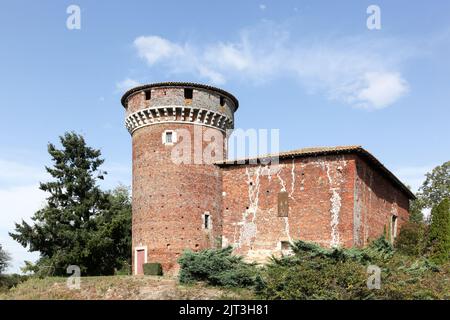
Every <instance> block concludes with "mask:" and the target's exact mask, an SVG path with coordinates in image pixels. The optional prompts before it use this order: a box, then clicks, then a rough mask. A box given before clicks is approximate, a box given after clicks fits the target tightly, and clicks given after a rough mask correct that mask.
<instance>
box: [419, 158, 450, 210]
mask: <svg viewBox="0 0 450 320" xmlns="http://www.w3.org/2000/svg"><path fill="white" fill-rule="evenodd" d="M445 198H450V161H447V162H445V163H443V164H442V165H440V166H437V167H436V168H434V169H433V170H432V171H431V173H427V174H426V179H425V181H424V182H423V184H422V186H421V187H420V189H419V193H418V199H419V204H420V205H421V206H422V207H423V208H433V207H434V206H437V205H438V204H439V203H440V202H441V201H442V200H444V199H445Z"/></svg>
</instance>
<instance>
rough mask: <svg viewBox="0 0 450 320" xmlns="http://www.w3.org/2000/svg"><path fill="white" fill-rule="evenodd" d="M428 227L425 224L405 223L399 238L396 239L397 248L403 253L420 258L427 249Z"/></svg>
mask: <svg viewBox="0 0 450 320" xmlns="http://www.w3.org/2000/svg"><path fill="white" fill-rule="evenodd" d="M425 234H426V225H425V224H424V223H415V222H407V223H405V224H404V225H403V226H402V228H401V230H400V234H399V235H398V237H397V238H396V239H395V248H396V249H398V250H399V251H400V252H401V253H404V254H406V255H410V256H420V255H422V254H423V253H424V251H425V248H426V237H425Z"/></svg>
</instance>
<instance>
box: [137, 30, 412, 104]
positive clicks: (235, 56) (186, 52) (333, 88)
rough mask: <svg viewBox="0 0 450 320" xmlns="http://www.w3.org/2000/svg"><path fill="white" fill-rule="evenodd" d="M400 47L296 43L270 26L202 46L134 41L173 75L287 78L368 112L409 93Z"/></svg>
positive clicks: (354, 41) (220, 79)
mask: <svg viewBox="0 0 450 320" xmlns="http://www.w3.org/2000/svg"><path fill="white" fill-rule="evenodd" d="M395 45H397V47H398V43H395V41H376V42H374V43H371V42H370V40H367V39H365V38H364V39H363V38H355V37H354V38H330V39H323V40H322V41H321V42H319V43H318V42H317V41H316V40H313V39H311V38H309V39H308V38H307V37H305V38H304V39H302V40H300V41H298V40H297V41H293V40H292V39H291V37H290V34H289V32H288V31H287V30H286V29H284V28H280V27H279V26H276V25H274V24H273V23H270V22H264V23H262V24H261V25H259V26H257V27H255V28H250V29H244V30H242V31H241V32H240V33H239V38H238V39H237V40H236V41H231V42H212V43H206V44H201V45H196V44H195V43H192V42H186V43H177V42H172V41H170V40H168V39H164V38H162V37H159V36H157V35H150V36H141V37H138V38H137V39H136V40H135V41H134V46H135V48H136V50H137V54H138V56H139V57H141V58H142V59H144V60H145V61H146V62H147V64H148V65H149V66H150V67H162V68H164V71H166V72H168V73H169V74H182V73H187V74H190V75H192V76H194V77H199V78H201V79H206V80H208V81H211V82H212V83H214V84H223V83H225V82H226V81H228V80H229V79H232V78H234V79H235V78H237V79H240V80H242V81H245V82H246V83H247V82H251V83H253V84H261V83H266V82H269V81H272V80H273V79H274V78H277V77H278V78H286V77H287V78H291V79H294V80H296V81H297V82H298V83H299V84H301V85H302V87H304V89H306V90H307V91H308V92H310V93H316V92H319V93H323V94H325V96H326V97H328V98H329V99H331V100H335V101H339V102H342V103H345V104H349V105H351V106H354V107H359V108H364V109H381V108H385V107H388V106H390V105H392V104H394V103H395V102H396V101H398V99H400V98H401V97H402V96H404V95H405V94H406V93H407V92H408V83H407V81H406V80H405V79H404V78H403V76H402V75H401V73H400V71H399V64H400V62H402V61H403V60H404V59H405V57H406V56H407V54H406V53H405V52H408V50H409V49H410V48H406V47H404V46H401V47H402V48H403V49H402V50H391V48H392V47H394V46H395ZM397 47H396V48H397Z"/></svg>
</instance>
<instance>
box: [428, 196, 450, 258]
mask: <svg viewBox="0 0 450 320" xmlns="http://www.w3.org/2000/svg"><path fill="white" fill-rule="evenodd" d="M428 239H429V246H430V248H431V252H430V256H431V260H432V261H434V262H435V263H438V264H442V263H445V262H448V261H449V259H450V199H449V198H447V199H444V200H442V201H441V202H440V203H439V204H438V205H437V206H435V207H434V208H433V210H432V211H431V223H430V232H429V237H428Z"/></svg>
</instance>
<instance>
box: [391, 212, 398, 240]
mask: <svg viewBox="0 0 450 320" xmlns="http://www.w3.org/2000/svg"><path fill="white" fill-rule="evenodd" d="M396 237H397V216H395V215H393V216H392V220H391V241H394V240H395V238H396Z"/></svg>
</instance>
